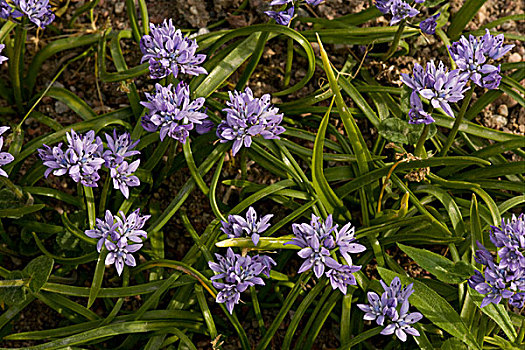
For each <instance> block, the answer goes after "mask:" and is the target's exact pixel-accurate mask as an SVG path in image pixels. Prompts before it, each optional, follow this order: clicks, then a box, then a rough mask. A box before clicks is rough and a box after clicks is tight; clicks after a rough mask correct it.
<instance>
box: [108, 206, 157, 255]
mask: <svg viewBox="0 0 525 350" xmlns="http://www.w3.org/2000/svg"><path fill="white" fill-rule="evenodd" d="M150 217H151V215H140V209H136V210H135V211H134V212H132V213H131V214H129V215H128V216H127V217H126V215H124V213H123V212H122V211H120V212H119V216H117V217H115V220H116V221H117V224H118V229H117V234H118V242H117V244H118V245H121V246H124V245H126V244H128V240H129V241H131V242H134V243H142V241H143V238H144V239H146V238H147V237H148V233H147V232H146V231H144V230H143V229H142V228H143V227H144V225H145V224H146V221H147V220H148V219H149V218H150Z"/></svg>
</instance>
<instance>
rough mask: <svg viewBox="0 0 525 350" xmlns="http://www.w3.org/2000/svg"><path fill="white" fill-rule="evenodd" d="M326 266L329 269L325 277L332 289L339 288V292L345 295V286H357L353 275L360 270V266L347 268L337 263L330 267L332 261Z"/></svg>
mask: <svg viewBox="0 0 525 350" xmlns="http://www.w3.org/2000/svg"><path fill="white" fill-rule="evenodd" d="M326 265H327V266H328V267H330V269H329V270H328V271H326V277H328V279H329V280H330V284H331V285H332V288H333V289H337V288H339V290H340V291H341V292H342V293H343V294H344V295H346V291H347V286H348V285H353V286H355V285H356V284H357V282H356V280H355V277H354V275H353V273H354V272H357V271H359V270H361V266H355V265H353V266H347V265H341V264H338V263H336V265H332V261H327V263H326Z"/></svg>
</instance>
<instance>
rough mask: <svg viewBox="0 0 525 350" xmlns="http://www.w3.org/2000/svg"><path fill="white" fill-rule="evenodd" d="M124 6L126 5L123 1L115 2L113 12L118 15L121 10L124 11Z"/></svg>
mask: <svg viewBox="0 0 525 350" xmlns="http://www.w3.org/2000/svg"><path fill="white" fill-rule="evenodd" d="M125 6H126V3H125V2H117V3H116V4H115V14H117V15H120V14H121V13H122V12H124V7H125Z"/></svg>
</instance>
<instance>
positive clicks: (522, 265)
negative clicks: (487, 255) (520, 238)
mask: <svg viewBox="0 0 525 350" xmlns="http://www.w3.org/2000/svg"><path fill="white" fill-rule="evenodd" d="M498 255H499V257H500V258H501V261H500V263H499V267H500V268H501V269H508V270H509V271H512V272H516V271H517V270H518V269H520V270H525V257H524V256H523V253H522V252H521V251H520V250H519V249H518V247H516V246H509V247H507V246H506V247H503V248H501V249H500V250H499V251H498Z"/></svg>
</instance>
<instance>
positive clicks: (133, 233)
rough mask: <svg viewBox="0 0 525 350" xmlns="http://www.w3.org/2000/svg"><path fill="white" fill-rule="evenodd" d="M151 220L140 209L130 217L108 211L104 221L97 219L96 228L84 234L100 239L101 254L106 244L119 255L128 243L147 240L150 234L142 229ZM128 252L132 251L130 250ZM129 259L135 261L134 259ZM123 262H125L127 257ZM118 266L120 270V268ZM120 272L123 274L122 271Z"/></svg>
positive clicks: (98, 245)
mask: <svg viewBox="0 0 525 350" xmlns="http://www.w3.org/2000/svg"><path fill="white" fill-rule="evenodd" d="M149 218H150V215H140V209H137V210H135V211H134V212H133V213H131V214H129V216H128V217H126V215H125V214H124V213H123V212H122V211H120V212H119V215H118V216H114V215H113V214H111V212H110V211H109V210H106V215H105V217H104V220H101V219H98V218H97V220H96V225H95V228H94V229H92V230H86V231H85V232H84V233H85V234H86V236H88V237H91V238H97V239H98V242H97V250H98V252H100V250H101V249H102V245H103V244H105V245H106V247H107V248H108V249H109V250H114V251H115V252H116V254H117V253H118V251H120V250H119V249H120V248H123V249H124V248H126V246H128V241H131V242H133V243H142V241H143V238H144V239H146V238H147V236H148V234H147V232H146V231H144V230H143V229H142V228H143V227H144V225H145V223H146V220H148V219H149ZM110 243H111V244H110ZM108 245H109V246H108ZM113 245H115V246H116V247H117V248H119V249H117V248H114V247H113ZM140 246H142V244H140ZM110 247H111V249H110ZM139 248H140V247H138V248H137V250H138V249H139ZM135 251H136V250H135ZM128 252H132V251H131V250H128ZM117 257H118V254H117ZM129 259H133V257H131V258H129ZM123 261H125V257H124V260H123ZM133 261H134V260H133ZM106 264H112V263H106ZM119 264H120V263H119ZM116 266H117V270H118V269H119V266H118V265H116ZM130 266H135V265H130ZM120 272H122V269H121V270H120ZM120 272H119V275H120Z"/></svg>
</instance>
